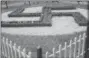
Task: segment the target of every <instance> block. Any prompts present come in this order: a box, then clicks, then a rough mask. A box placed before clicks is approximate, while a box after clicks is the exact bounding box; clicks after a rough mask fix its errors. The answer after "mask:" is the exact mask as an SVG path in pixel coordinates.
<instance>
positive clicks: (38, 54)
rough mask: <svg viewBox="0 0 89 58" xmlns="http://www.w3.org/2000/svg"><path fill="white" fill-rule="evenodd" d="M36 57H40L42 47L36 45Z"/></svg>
mask: <svg viewBox="0 0 89 58" xmlns="http://www.w3.org/2000/svg"><path fill="white" fill-rule="evenodd" d="M37 58H42V48H41V47H40V46H38V47H37Z"/></svg>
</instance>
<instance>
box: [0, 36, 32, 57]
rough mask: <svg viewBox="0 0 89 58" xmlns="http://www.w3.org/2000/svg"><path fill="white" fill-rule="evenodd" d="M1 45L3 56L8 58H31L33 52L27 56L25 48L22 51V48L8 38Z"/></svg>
mask: <svg viewBox="0 0 89 58" xmlns="http://www.w3.org/2000/svg"><path fill="white" fill-rule="evenodd" d="M1 45H2V46H1V51H2V55H3V56H4V57H6V58H31V54H32V53H31V51H29V52H28V54H27V53H26V49H25V48H24V49H22V50H21V46H17V45H16V43H12V41H9V40H8V39H7V38H4V37H3V39H2V41H1Z"/></svg>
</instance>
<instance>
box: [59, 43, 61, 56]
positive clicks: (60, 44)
mask: <svg viewBox="0 0 89 58" xmlns="http://www.w3.org/2000/svg"><path fill="white" fill-rule="evenodd" d="M59 58H61V44H60V45H59Z"/></svg>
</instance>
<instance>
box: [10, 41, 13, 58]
mask: <svg viewBox="0 0 89 58" xmlns="http://www.w3.org/2000/svg"><path fill="white" fill-rule="evenodd" d="M10 49H11V58H13V49H12V41H10Z"/></svg>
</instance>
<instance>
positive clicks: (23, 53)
mask: <svg viewBox="0 0 89 58" xmlns="http://www.w3.org/2000/svg"><path fill="white" fill-rule="evenodd" d="M22 56H23V58H26V49H25V48H24V49H23V50H22Z"/></svg>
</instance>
